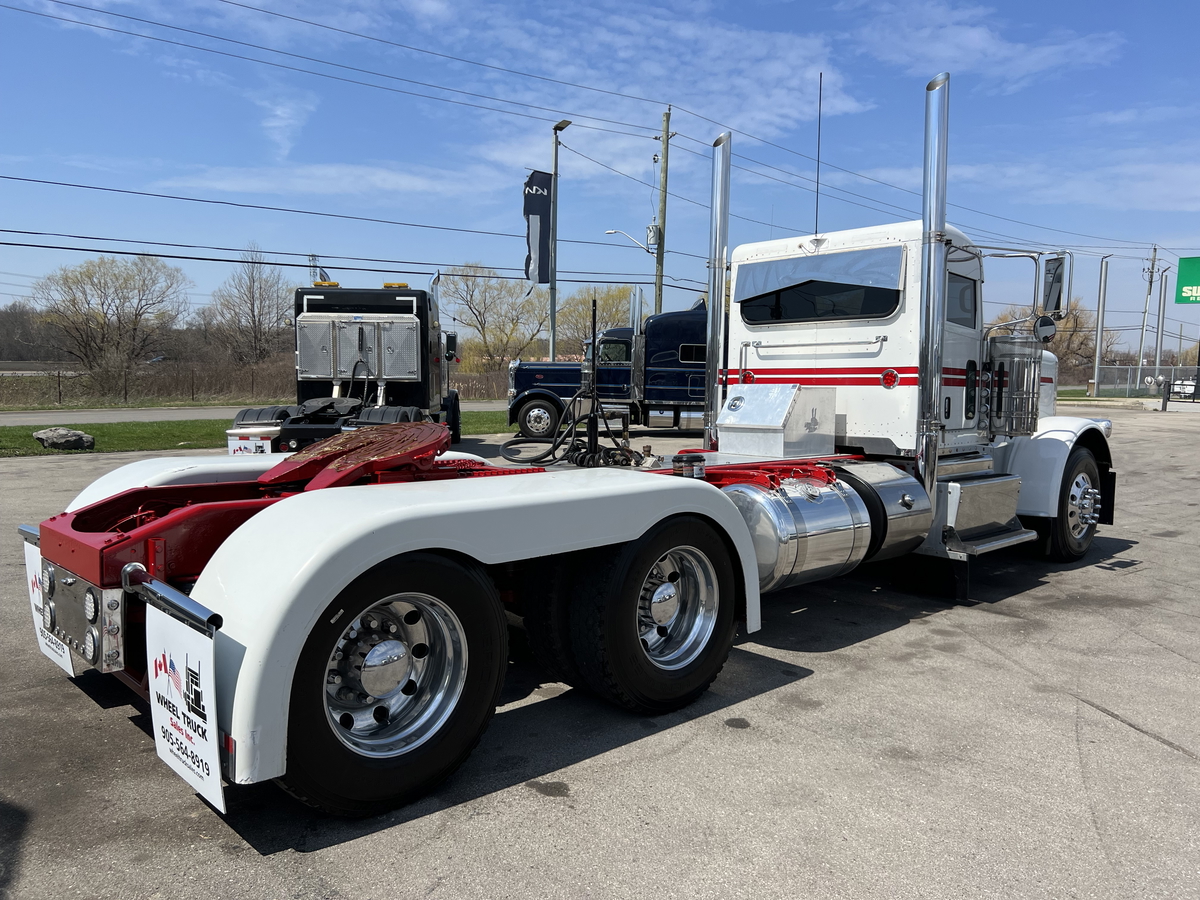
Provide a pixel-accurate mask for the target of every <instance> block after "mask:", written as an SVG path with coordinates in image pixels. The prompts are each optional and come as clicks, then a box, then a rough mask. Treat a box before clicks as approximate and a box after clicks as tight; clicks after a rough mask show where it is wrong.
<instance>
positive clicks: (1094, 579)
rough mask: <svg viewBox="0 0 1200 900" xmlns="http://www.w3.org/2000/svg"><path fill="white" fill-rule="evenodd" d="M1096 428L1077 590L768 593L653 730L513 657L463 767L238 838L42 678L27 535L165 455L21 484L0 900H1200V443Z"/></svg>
mask: <svg viewBox="0 0 1200 900" xmlns="http://www.w3.org/2000/svg"><path fill="white" fill-rule="evenodd" d="M1066 411H1067V410H1065V409H1064V410H1063V412H1066ZM1072 411H1073V410H1072ZM1083 414H1085V415H1100V414H1103V415H1106V416H1108V417H1110V418H1112V420H1113V421H1114V423H1115V431H1114V434H1113V438H1112V442H1113V448H1114V455H1115V457H1116V465H1117V469H1118V471H1119V476H1118V477H1119V480H1118V485H1119V487H1118V493H1117V505H1116V519H1117V523H1116V524H1115V525H1112V526H1106V527H1102V529H1101V532H1100V535H1099V537H1098V538H1097V540H1096V542H1095V544H1094V546H1093V548H1092V550H1091V552H1090V553H1089V555H1088V556H1087V557H1086V558H1085V559H1084V560H1082V561H1081V562H1079V563H1077V564H1074V565H1065V566H1064V565H1057V564H1050V563H1046V562H1043V561H1040V560H1038V559H1036V558H1034V557H1033V556H1032V555H1031V554H1030V552H1029V551H1028V550H1027V549H1025V548H1014V549H1012V550H1011V551H1005V552H1001V553H997V554H993V555H991V556H988V557H985V558H983V559H982V560H980V561H979V562H978V563H976V564H975V566H974V571H973V582H972V583H973V591H972V602H969V603H954V602H952V601H951V600H950V599H949V595H948V594H947V592H946V588H947V587H948V584H947V583H946V574H947V573H946V572H945V571H944V570H943V569H942V568H940V567H939V566H937V565H935V564H934V563H932V562H930V561H926V560H920V559H909V560H901V561H897V562H893V563H883V564H874V565H867V566H864V567H861V568H860V569H858V570H856V571H855V572H854V573H852V574H851V575H849V576H847V577H844V578H841V579H838V580H834V581H829V582H823V583H819V584H815V585H809V586H805V587H801V588H796V589H792V590H787V591H782V592H778V593H775V594H771V595H768V596H767V597H766V598H764V604H763V619H764V627H763V629H762V631H760V632H757V633H755V634H753V635H748V636H747V635H744V634H743V635H739V638H738V641H737V645H736V647H735V648H734V650H733V653H732V655H731V656H730V659H729V662H728V664H727V665H726V667H725V669H724V670H723V672H722V674H721V676H720V677H719V678H718V679H717V681H716V683H715V684H714V686H713V688H712V689H711V690H710V691H709V692H708V693H706V694H705V695H704V696H703V697H701V698H700V699H699V700H698V701H697V702H696V703H694V704H693V705H692V706H690V707H688V708H687V709H685V710H682V711H680V712H677V713H673V714H670V715H664V716H657V717H653V718H644V717H638V716H633V715H629V714H626V713H624V712H621V711H618V710H616V709H614V708H611V707H609V706H606V705H605V704H603V703H600V702H598V701H597V700H595V699H593V698H591V697H589V696H587V695H586V694H583V693H581V692H579V691H575V690H570V689H568V688H566V687H565V686H564V685H561V684H556V683H554V682H552V681H550V680H549V679H548V678H547V677H546V676H545V675H544V674H543V673H542V672H541V671H540V670H539V669H538V668H537V666H536V665H535V664H534V663H533V662H532V660H531V658H530V657H529V655H528V652H527V650H526V649H524V648H523V647H522V643H521V633H520V632H519V631H514V633H513V653H512V661H511V663H510V666H509V672H508V677H507V681H506V686H505V689H504V694H503V697H502V703H503V705H502V707H501V709H500V711H499V713H498V714H497V716H496V718H495V720H494V721H493V723H492V725H491V728H490V729H489V730H488V732H487V733H486V734H485V736H484V738H483V741H482V743H481V744H480V745H479V747H478V748H477V749H476V750H475V752H474V753H473V754H472V756H471V757H470V758H469V759H468V761H467V762H466V764H465V765H464V766H463V768H462V769H460V770H459V771H458V773H457V774H455V775H454V776H452V777H451V779H450V780H449V781H448V782H446V783H445V784H444V785H443V786H442V787H440V788H439V789H438V790H436V791H435V792H434V793H433V794H432V795H431V796H429V797H427V798H426V799H424V800H421V801H419V802H418V803H415V804H413V805H411V806H408V807H405V808H403V809H400V810H397V811H395V812H393V813H390V814H388V815H384V816H381V817H378V818H373V819H367V820H360V821H344V820H333V819H327V818H324V817H322V816H320V815H317V814H315V813H313V812H311V811H310V810H308V809H306V808H304V807H302V806H300V805H298V804H297V803H296V802H295V801H293V800H291V799H289V798H288V797H287V796H285V795H284V794H283V793H282V792H280V791H279V790H278V789H277V788H276V787H274V786H273V785H271V784H263V785H256V786H237V787H230V788H229V789H228V802H229V813H228V814H227V815H225V816H221V815H218V814H217V813H215V812H214V811H213V810H212V809H211V808H210V807H208V806H206V805H205V804H204V803H203V802H202V801H201V800H199V799H198V798H197V797H196V796H195V795H194V794H193V793H192V792H191V791H190V789H189V788H188V787H187V786H186V785H185V784H184V783H183V782H182V781H181V780H180V779H178V778H177V777H176V776H175V775H174V774H172V773H171V772H170V770H169V769H168V768H167V767H166V765H165V764H163V763H162V762H160V761H159V760H158V759H157V757H156V756H155V753H154V747H153V742H152V739H151V737H150V735H149V733H148V731H149V728H148V715H147V714H146V712H145V709H144V708H143V707H141V706H139V705H138V704H136V703H132V702H131V695H130V694H129V693H128V692H126V691H125V689H124V688H122V687H120V686H119V685H117V684H114V683H111V679H108V678H106V677H103V676H98V675H95V674H91V673H81V674H80V675H78V676H76V678H75V679H73V681H74V684H72V683H71V681H69V680H68V679H66V678H65V677H64V676H63V674H62V672H61V671H60V670H59V669H58V668H56V667H55V666H54V664H53V663H51V662H50V661H49V660H47V659H45V658H43V657H42V656H41V655H40V654H39V653H38V650H37V647H36V644H35V641H34V631H33V625H32V622H31V621H30V618H31V614H30V609H29V602H28V599H27V595H26V593H25V590H24V572H23V568H22V563H21V545H20V541H19V539H18V538H17V536H16V534H15V531H14V528H15V525H16V524H17V523H18V522H22V521H24V522H34V523H36V522H38V521H40V520H42V519H44V518H46V517H48V516H49V515H51V514H53V513H55V512H57V511H59V510H61V509H62V508H63V506H64V505H65V504H66V503H67V502H68V501H69V500H70V498H71V497H72V496H73V495H74V494H75V492H76V491H78V490H79V489H80V488H81V487H83V486H84V485H85V484H87V483H88V482H90V481H91V480H92V479H94V478H95V477H97V476H98V475H99V474H101V473H103V472H105V471H108V470H110V469H112V468H115V467H116V466H118V465H120V464H122V463H124V462H128V461H131V460H134V459H139V458H144V457H145V456H148V455H150V454H103V455H100V454H97V455H94V456H70V457H53V456H52V457H32V458H10V459H0V480H2V481H0V483H3V484H4V486H5V502H4V505H3V508H2V510H0V547H2V548H3V557H2V559H0V660H2V665H3V678H2V681H0V684H3V688H2V690H3V695H2V696H3V702H2V703H0V735H3V741H2V743H0V895H3V894H7V895H8V896H10V897H12V898H21V900H42V898H53V900H61V898H68V897H88V898H92V897H95V898H150V897H161V898H197V900H212V898H214V897H254V898H285V897H287V898H305V900H307V898H355V900H367V898H379V900H382V898H408V897H446V898H454V900H460V898H509V897H511V898H522V900H526V898H543V897H546V898H552V897H553V898H558V897H598V898H600V897H603V898H611V897H617V898H624V897H629V898H644V897H654V898H662V900H667V898H681V900H683V898H686V900H695V898H707V897H713V898H729V897H753V898H756V900H758V898H776V897H778V898H789V900H792V898H796V897H813V898H843V897H844V898H886V900H896V898H918V897H920V898H954V900H961V898H1003V900H1011V898H1055V900H1059V898H1068V897H1080V898H1082V897H1094V898H1142V897H1162V898H1181V897H1196V896H1198V895H1200V717H1198V716H1197V714H1196V710H1197V709H1198V708H1200V679H1198V678H1197V675H1198V674H1200V673H1198V669H1200V603H1198V602H1197V599H1196V584H1197V583H1198V582H1200V556H1198V555H1197V553H1196V550H1195V548H1196V546H1197V544H1198V543H1200V509H1197V507H1200V473H1198V472H1197V470H1196V467H1195V450H1194V448H1195V447H1196V446H1197V443H1198V441H1200V417H1197V416H1193V415H1187V414H1178V415H1176V414H1172V413H1168V414H1166V415H1163V414H1161V413H1153V412H1148V411H1147V412H1142V411H1134V410H1111V411H1105V412H1104V413H1099V412H1095V413H1088V412H1085V413H1083ZM467 440H474V441H475V443H472V444H467V441H466V440H465V441H464V448H463V449H472V448H475V449H477V450H480V449H486V448H489V447H494V446H495V441H494V440H491V441H489V440H488V439H482V438H480V439H467ZM648 440H649V441H650V442H652V443H654V444H656V445H658V446H661V447H663V448H666V447H667V445H668V443H669V442H671V441H679V442H684V443H685V442H687V441H689V440H690V438H689V437H688V436H684V437H666V436H661V437H660V436H654V437H651V438H649V439H648ZM656 449H657V448H656ZM659 452H661V451H659ZM581 514H582V513H581ZM326 526H327V523H326V524H325V525H323V526H322V527H326ZM513 527H519V523H518V522H514V523H513ZM267 564H269V556H264V565H267Z"/></svg>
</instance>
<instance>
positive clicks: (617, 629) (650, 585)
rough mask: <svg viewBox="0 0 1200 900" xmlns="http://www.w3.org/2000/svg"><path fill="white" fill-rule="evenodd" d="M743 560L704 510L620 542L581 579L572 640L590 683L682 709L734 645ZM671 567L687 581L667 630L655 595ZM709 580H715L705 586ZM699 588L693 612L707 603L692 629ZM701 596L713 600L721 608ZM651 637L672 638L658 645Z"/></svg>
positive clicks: (654, 709)
mask: <svg viewBox="0 0 1200 900" xmlns="http://www.w3.org/2000/svg"><path fill="white" fill-rule="evenodd" d="M681 557H682V558H683V564H682V565H680V564H679V563H680V558H681ZM733 566H734V558H733V556H732V554H731V553H730V551H729V548H728V546H727V545H726V543H725V541H724V539H723V537H722V536H721V535H720V534H719V533H718V532H717V531H716V530H715V529H714V528H713V527H712V526H711V525H709V524H708V523H707V522H705V521H704V520H702V519H699V518H697V517H695V516H680V517H677V518H674V519H668V520H666V521H665V522H661V523H659V524H658V525H656V526H654V527H653V528H651V529H650V530H649V531H648V532H646V534H644V535H643V536H642V537H641V538H639V539H638V540H636V541H632V542H630V543H628V544H625V545H623V546H622V547H617V548H612V551H611V554H610V555H609V557H608V560H607V563H606V564H604V565H601V566H599V567H598V568H596V569H594V570H592V571H590V572H589V573H588V577H587V578H582V579H580V581H579V590H578V593H577V594H576V595H575V597H574V604H573V607H572V610H571V643H572V647H573V649H574V653H575V658H576V660H577V661H578V665H579V670H580V674H581V675H582V676H583V679H584V681H585V683H586V684H587V686H588V687H590V688H591V689H592V691H594V692H595V693H597V694H599V695H600V696H601V697H604V698H605V699H607V700H610V701H612V702H613V703H616V704H617V705H619V706H623V707H625V708H626V709H631V710H633V711H635V712H640V713H646V714H650V715H654V714H658V713H664V712H670V711H671V710H675V709H679V708H681V707H684V706H686V705H688V704H689V703H691V702H692V701H693V700H695V699H696V698H697V697H699V696H700V695H701V694H703V693H704V692H705V691H706V690H707V689H708V686H709V685H710V684H712V682H713V680H714V679H715V678H716V677H717V675H718V674H719V673H720V671H721V668H722V667H723V666H724V665H725V660H726V659H728V657H729V650H730V648H731V646H732V645H733V637H734V631H735V629H736V626H737V621H736V605H737V596H736V582H735V577H734V574H733V572H734V568H733ZM671 570H675V571H677V572H679V573H681V575H682V577H680V578H679V580H678V581H673V582H671V583H672V584H677V585H681V588H679V594H678V596H679V598H680V599H679V602H678V607H677V609H678V613H677V616H676V619H674V620H672V621H670V622H667V623H665V624H662V626H661V629H666V632H665V633H664V632H663V631H662V630H661V629H658V630H656V626H655V624H654V622H655V621H656V620H654V619H648V618H647V615H648V614H649V611H650V610H652V609H653V605H654V604H651V603H650V602H649V600H650V598H651V597H652V596H658V594H657V591H656V590H655V585H656V584H657V587H658V588H662V587H664V586H665V583H666V582H665V581H659V578H660V576H667V575H668V574H669V572H670V571H671ZM697 575H699V576H701V577H696V576H697ZM667 580H668V581H669V578H668V579H667ZM701 584H704V585H706V586H707V587H706V588H705V590H704V591H701V590H700V587H699V586H700V585H701ZM693 589H695V590H693ZM689 591H692V605H691V608H692V609H693V610H701V609H705V612H704V614H703V615H702V616H699V617H698V618H697V622H699V619H701V618H702V619H703V622H700V623H699V624H698V625H697V626H696V627H695V628H687V627H685V626H686V618H687V617H686V616H685V615H684V613H685V612H686V611H687V610H688V608H689V607H688V601H687V600H686V599H684V598H686V597H687V596H688V592H689ZM701 597H707V598H708V600H709V601H711V602H710V603H709V606H711V608H706V607H705V603H704V602H702V601H701ZM689 636H690V637H689ZM647 637H648V638H649V641H654V642H658V641H661V642H662V643H661V645H659V644H657V643H656V644H655V645H651V644H650V643H649V641H647ZM676 642H681V643H680V644H679V647H678V654H679V655H678V656H675V657H672V656H671V655H670V654H671V653H672V652H673V651H672V647H673V646H674V645H675V644H676Z"/></svg>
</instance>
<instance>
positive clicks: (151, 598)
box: [121, 562, 223, 637]
mask: <svg viewBox="0 0 1200 900" xmlns="http://www.w3.org/2000/svg"><path fill="white" fill-rule="evenodd" d="M121 587H122V588H124V589H125V590H126V591H129V592H130V593H134V594H137V595H138V596H140V597H141V598H142V599H143V600H144V601H146V603H148V604H150V605H151V606H153V607H154V608H155V609H157V610H160V611H162V612H164V613H166V614H167V615H168V616H170V617H171V618H173V619H178V620H179V621H180V622H183V623H184V624H185V625H189V626H191V627H192V628H194V629H196V630H197V631H199V632H201V633H202V634H206V635H208V636H209V637H212V635H213V633H214V632H215V631H216V630H217V629H218V628H220V627H221V625H222V624H223V622H222V619H221V616H220V614H218V613H215V612H213V611H212V610H211V609H209V608H208V607H207V606H204V605H203V604H201V603H197V602H196V601H195V600H193V599H192V598H191V597H189V596H188V595H187V594H185V593H183V592H182V591H178V590H176V589H175V588H173V587H171V586H170V585H169V584H167V583H166V582H163V581H159V580H158V579H157V578H155V577H153V576H152V575H151V574H150V573H149V572H148V571H146V567H145V566H143V565H142V564H141V563H136V562H131V563H129V564H128V565H127V566H125V568H123V569H122V570H121Z"/></svg>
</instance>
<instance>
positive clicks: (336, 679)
mask: <svg viewBox="0 0 1200 900" xmlns="http://www.w3.org/2000/svg"><path fill="white" fill-rule="evenodd" d="M329 683H330V684H341V683H342V676H341V675H338V674H336V673H334V672H330V673H329Z"/></svg>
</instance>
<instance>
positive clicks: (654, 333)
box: [508, 301, 708, 438]
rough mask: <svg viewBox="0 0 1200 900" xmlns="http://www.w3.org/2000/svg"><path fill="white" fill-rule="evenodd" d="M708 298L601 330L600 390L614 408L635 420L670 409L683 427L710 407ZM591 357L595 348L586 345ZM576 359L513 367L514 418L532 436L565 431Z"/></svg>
mask: <svg viewBox="0 0 1200 900" xmlns="http://www.w3.org/2000/svg"><path fill="white" fill-rule="evenodd" d="M707 321H708V312H707V310H706V309H705V306H704V301H700V302H698V303H697V304H696V305H695V306H693V307H692V308H691V309H687V310H681V311H678V312H665V313H659V314H658V315H655V316H650V317H649V318H648V319H646V321H645V322H644V323H642V325H641V327H631V328H610V329H608V330H606V331H603V332H601V333H600V334H599V335H598V336H597V340H596V343H597V344H598V345H599V349H598V351H597V352H596V353H595V355H594V358H595V361H596V367H595V371H596V392H597V394H598V395H599V399H600V403H601V404H602V405H603V406H604V407H606V408H609V409H623V410H626V411H628V413H629V423H630V424H631V425H650V424H651V417H652V416H661V415H669V416H670V417H671V424H672V425H673V426H674V427H676V428H678V427H679V426H680V422H681V418H682V417H683V416H686V415H687V414H688V413H694V414H701V413H703V411H704V361H705V347H706V337H705V327H706V323H707ZM586 354H587V358H588V359H592V358H593V348H592V347H591V346H590V345H588V346H587V348H586ZM582 369H583V367H582V365H581V364H580V363H577V362H523V361H522V360H519V359H517V360H513V361H512V362H511V363H510V364H509V367H508V421H509V424H510V425H513V424H515V425H517V426H518V427H519V428H520V430H521V433H522V434H523V435H525V436H526V437H529V438H545V437H550V436H551V435H553V434H554V433H555V432H556V431H557V430H558V423H559V421H560V420H561V419H562V416H563V412H564V411H565V409H566V406H567V401H568V400H570V399H571V397H572V396H574V394H575V393H576V392H577V391H578V390H579V388H580V385H581V384H582V380H583V371H582Z"/></svg>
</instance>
